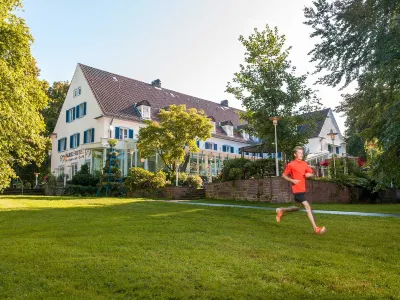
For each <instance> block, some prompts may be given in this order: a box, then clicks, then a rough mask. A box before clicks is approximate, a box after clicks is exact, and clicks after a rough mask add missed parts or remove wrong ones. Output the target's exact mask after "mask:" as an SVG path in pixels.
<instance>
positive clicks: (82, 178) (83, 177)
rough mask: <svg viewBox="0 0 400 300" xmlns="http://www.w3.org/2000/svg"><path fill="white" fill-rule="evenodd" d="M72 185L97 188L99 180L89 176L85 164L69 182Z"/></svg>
mask: <svg viewBox="0 0 400 300" xmlns="http://www.w3.org/2000/svg"><path fill="white" fill-rule="evenodd" d="M70 183H71V184H73V185H81V186H93V187H95V186H97V184H98V183H99V178H98V177H95V176H94V175H92V174H90V172H89V167H88V165H87V164H84V165H82V167H81V169H80V170H79V171H78V172H77V173H76V174H75V175H74V177H72V180H71V181H70Z"/></svg>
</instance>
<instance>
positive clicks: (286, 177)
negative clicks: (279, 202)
mask: <svg viewBox="0 0 400 300" xmlns="http://www.w3.org/2000/svg"><path fill="white" fill-rule="evenodd" d="M282 178H283V179H285V180H287V181H289V182H291V183H293V184H298V183H299V182H300V180H297V179H292V178H290V177H289V176H287V175H285V174H282Z"/></svg>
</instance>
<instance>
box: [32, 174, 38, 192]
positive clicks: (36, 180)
mask: <svg viewBox="0 0 400 300" xmlns="http://www.w3.org/2000/svg"><path fill="white" fill-rule="evenodd" d="M33 174H35V183H36V185H35V189H36V188H37V187H38V176H39V173H37V172H35V173H33Z"/></svg>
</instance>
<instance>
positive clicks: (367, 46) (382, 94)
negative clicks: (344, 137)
mask: <svg viewBox="0 0 400 300" xmlns="http://www.w3.org/2000/svg"><path fill="white" fill-rule="evenodd" d="M305 17H306V18H307V21H306V22H305V23H306V24H307V25H309V26H310V27H311V28H312V29H313V32H312V34H311V37H315V38H317V43H316V44H315V47H314V49H313V50H312V51H311V52H310V55H311V57H312V58H311V61H313V62H315V63H316V64H317V68H316V73H320V74H322V75H321V77H320V78H319V81H318V82H319V83H321V84H327V85H330V86H333V87H335V86H338V85H342V87H345V86H347V85H348V84H350V83H351V82H353V81H357V83H358V88H357V90H356V92H355V93H354V94H346V95H344V99H343V101H342V103H341V105H340V106H339V107H338V108H337V110H338V111H340V112H345V113H346V115H347V125H348V126H349V127H350V126H352V127H354V128H356V129H357V130H356V133H357V134H358V135H359V136H360V137H361V138H362V139H363V140H364V141H366V142H368V141H373V140H376V141H377V147H378V148H379V149H380V150H379V152H378V153H379V156H378V157H377V159H376V161H375V164H374V165H373V166H372V167H373V175H374V176H375V177H376V178H380V183H381V185H383V186H384V185H388V184H391V183H395V184H397V185H400V2H399V1H397V0H389V1H387V0H367V1H360V0H343V1H333V0H318V1H314V2H313V6H311V7H307V8H306V9H305Z"/></svg>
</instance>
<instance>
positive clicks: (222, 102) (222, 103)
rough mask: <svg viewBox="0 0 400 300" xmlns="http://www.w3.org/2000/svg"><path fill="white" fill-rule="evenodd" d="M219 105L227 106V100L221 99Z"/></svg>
mask: <svg viewBox="0 0 400 300" xmlns="http://www.w3.org/2000/svg"><path fill="white" fill-rule="evenodd" d="M221 106H226V107H229V102H228V100H222V101H221Z"/></svg>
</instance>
